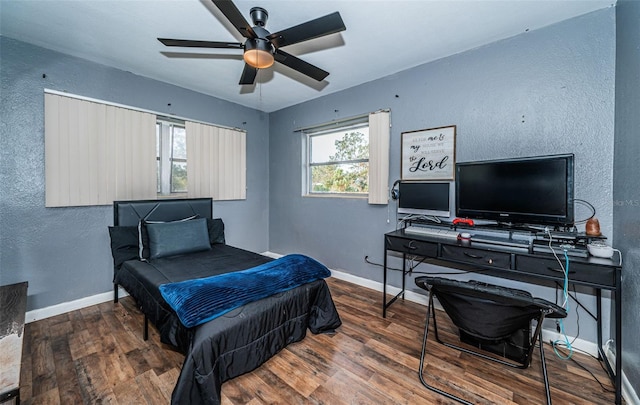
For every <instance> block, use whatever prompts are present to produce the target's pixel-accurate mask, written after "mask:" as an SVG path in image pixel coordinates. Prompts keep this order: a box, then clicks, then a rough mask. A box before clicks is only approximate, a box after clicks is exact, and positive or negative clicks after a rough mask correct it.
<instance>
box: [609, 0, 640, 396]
mask: <svg viewBox="0 0 640 405" xmlns="http://www.w3.org/2000/svg"><path fill="white" fill-rule="evenodd" d="M638 21H640V2H638V1H629V0H618V3H617V6H616V31H617V51H616V53H617V56H616V118H615V119H616V136H615V164H614V167H613V175H614V177H613V201H614V204H613V206H614V209H613V230H614V232H613V242H614V246H615V247H616V248H618V249H620V250H621V251H622V253H623V255H624V258H625V262H624V265H623V268H622V287H623V288H622V325H623V328H622V351H623V357H624V358H625V362H624V363H622V366H623V368H624V373H625V375H626V377H627V379H628V380H629V382H630V383H631V385H632V386H633V387H640V339H638V325H640V311H638V308H640V176H638V167H639V165H638V157H639V156H640V114H638V112H639V111H640V25H638ZM636 392H638V389H637V388H636Z"/></svg>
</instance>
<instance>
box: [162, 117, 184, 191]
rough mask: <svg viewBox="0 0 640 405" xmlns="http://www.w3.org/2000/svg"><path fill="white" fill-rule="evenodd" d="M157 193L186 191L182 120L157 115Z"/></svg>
mask: <svg viewBox="0 0 640 405" xmlns="http://www.w3.org/2000/svg"><path fill="white" fill-rule="evenodd" d="M156 160H157V169H158V194H161V195H171V194H182V193H186V192H187V191H188V190H187V138H186V131H185V124H184V122H177V121H172V120H167V119H162V118H160V117H158V120H157V121H156Z"/></svg>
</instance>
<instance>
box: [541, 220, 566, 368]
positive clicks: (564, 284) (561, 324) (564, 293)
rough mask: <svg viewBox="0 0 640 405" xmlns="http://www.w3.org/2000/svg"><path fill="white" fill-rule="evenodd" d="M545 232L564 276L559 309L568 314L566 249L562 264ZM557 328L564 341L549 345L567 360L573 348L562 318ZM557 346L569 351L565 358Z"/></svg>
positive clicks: (558, 340)
mask: <svg viewBox="0 0 640 405" xmlns="http://www.w3.org/2000/svg"><path fill="white" fill-rule="evenodd" d="M545 231H546V232H547V235H548V236H549V249H551V252H553V256H554V257H555V258H556V260H557V261H558V264H559V265H560V268H561V269H562V273H563V274H564V282H563V286H562V299H563V300H564V301H563V302H562V305H561V307H562V308H564V309H565V310H566V311H567V313H569V255H568V254H567V249H564V264H563V263H562V260H560V258H559V257H558V255H557V253H556V251H555V249H554V248H553V244H552V238H551V231H550V230H549V229H548V228H546V229H545ZM558 326H559V329H560V330H559V331H558V332H559V333H561V334H562V336H563V337H564V340H561V339H557V340H554V341H553V342H552V343H551V345H552V346H553V352H554V353H555V354H556V356H558V357H559V358H561V359H563V360H569V359H570V358H571V356H572V355H573V346H572V345H571V342H570V341H569V337H568V336H567V334H566V332H565V330H564V319H562V318H560V319H558ZM558 346H564V347H565V348H566V349H567V350H568V351H569V353H568V355H566V356H565V355H563V354H561V353H560V352H559V351H558Z"/></svg>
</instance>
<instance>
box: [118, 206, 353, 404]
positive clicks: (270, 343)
mask: <svg viewBox="0 0 640 405" xmlns="http://www.w3.org/2000/svg"><path fill="white" fill-rule="evenodd" d="M203 224H206V225H203ZM203 227H206V230H205V231H203ZM109 233H110V238H111V250H112V255H113V258H114V278H113V283H114V301H115V302H117V301H118V286H121V287H123V288H124V289H125V290H126V291H127V292H128V293H129V294H130V295H131V296H132V297H133V298H134V299H135V301H136V303H137V304H138V307H139V308H140V310H141V312H142V313H143V314H144V317H145V338H146V324H147V322H150V323H151V324H152V325H154V326H155V327H156V328H157V330H158V333H159V335H160V340H161V341H162V342H163V343H166V344H169V345H171V346H173V347H175V348H176V349H177V350H179V351H180V352H182V353H184V354H185V360H184V364H183V366H182V370H181V372H180V376H179V378H178V381H177V383H176V386H175V388H174V390H173V393H172V398H171V402H172V404H183V403H189V404H219V403H220V392H221V386H222V383H223V382H224V381H227V380H229V379H231V378H234V377H237V376H239V375H241V374H244V373H247V372H249V371H252V370H254V369H255V368H257V367H259V366H260V365H261V364H262V363H264V362H265V361H267V360H268V359H269V358H271V357H272V356H274V355H275V354H276V353H278V352H279V351H280V350H282V349H283V348H284V347H285V346H287V345H288V344H290V343H293V342H297V341H300V340H302V339H303V338H304V337H305V335H306V331H307V329H309V330H310V331H311V332H312V333H333V332H334V331H335V330H336V328H338V327H339V326H340V325H341V321H340V317H339V315H338V312H337V311H336V308H335V305H334V303H333V300H332V298H331V293H330V291H329V288H328V286H327V284H326V282H325V281H324V276H322V274H324V275H326V273H322V271H324V270H321V269H320V268H321V267H322V268H324V269H326V268H325V267H324V266H322V265H320V264H319V263H317V262H315V261H314V260H313V259H310V258H307V257H305V256H301V255H291V257H285V258H282V259H277V260H274V259H271V258H269V257H266V256H263V255H260V254H257V253H253V252H249V251H247V250H243V249H238V248H235V247H233V246H229V245H227V244H226V243H225V239H224V223H223V222H222V220H221V219H219V218H218V219H214V218H212V200H211V199H208V198H197V199H172V200H144V201H116V202H114V226H113V227H109ZM196 234H197V235H196ZM194 235H195V236H194ZM203 235H206V236H203ZM205 237H206V238H207V239H208V240H207V241H203V238H205ZM286 259H293V261H291V260H289V261H288V262H286V263H293V264H292V265H293V266H298V267H290V268H285V267H283V263H281V261H282V260H286ZM292 269H293V270H292ZM326 271H328V270H326ZM318 272H320V273H318ZM267 273H268V275H267ZM294 273H295V274H296V275H297V274H304V275H305V277H306V278H305V277H302V278H300V277H298V278H299V279H298V280H296V283H297V284H295V283H294V284H291V283H290V282H289V281H288V279H287V282H286V283H285V284H283V285H285V287H284V288H280V289H278V290H274V291H275V292H269V289H270V288H272V287H271V286H276V285H280V284H279V283H280V278H278V279H273V278H269V276H271V277H273V275H274V274H277V275H278V277H283V278H286V277H288V274H294ZM306 275H308V277H307V276H306ZM223 280H226V283H227V284H226V286H225V287H224V288H221V287H219V285H220V283H222V282H223ZM274 280H276V281H274ZM203 285H206V286H207V287H206V288H207V290H196V291H202V292H201V293H200V295H199V296H198V298H197V299H196V298H189V299H185V295H184V294H185V291H192V290H193V289H197V288H200V289H202V288H204V287H203ZM194 286H195V287H194ZM238 286H241V289H242V291H245V290H246V291H250V292H252V294H253V291H260V293H261V294H262V295H259V294H258V295H256V297H257V298H255V300H252V299H250V298H251V297H249V298H243V299H244V300H245V301H241V302H239V303H237V302H236V300H237V297H238V296H243V297H244V294H242V293H240V290H238V289H237V288H238ZM172 288H174V289H173V290H172ZM176 288H177V289H176ZM229 288H232V289H233V288H235V290H229ZM167 291H169V292H167ZM211 291H216V294H218V295H217V296H218V297H220V296H221V295H222V296H223V299H218V300H217V301H216V304H215V305H216V306H218V305H222V306H223V308H221V309H220V308H218V307H216V311H218V312H214V313H213V315H211V314H210V313H206V311H207V310H208V308H209V307H211V306H212V305H213V304H211V305H208V304H205V303H203V304H202V306H199V307H198V308H195V309H194V308H190V309H189V310H188V311H187V310H185V307H187V306H188V305H190V306H191V307H193V306H194V304H193V303H194V302H200V299H201V298H202V297H205V298H206V297H208V296H209V295H211V294H212V293H211ZM225 293H226V294H227V295H224V294H225ZM246 295H250V294H249V293H247V294H246ZM176 301H178V303H176ZM187 304H188V305H187ZM198 305H200V304H198ZM207 305H208V306H207ZM225 305H226V307H225ZM201 308H205V309H201ZM185 312H188V314H189V316H190V317H188V316H185ZM201 312H204V313H205V314H204V315H203V314H201ZM194 314H195V315H194ZM194 318H198V319H197V321H198V322H194V321H193V320H194Z"/></svg>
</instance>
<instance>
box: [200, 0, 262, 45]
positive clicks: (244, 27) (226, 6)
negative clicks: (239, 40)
mask: <svg viewBox="0 0 640 405" xmlns="http://www.w3.org/2000/svg"><path fill="white" fill-rule="evenodd" d="M211 1H212V2H213V4H215V5H216V7H218V9H219V10H220V11H222V14H224V16H225V17H227V20H229V22H230V23H231V25H233V26H234V27H236V29H237V30H238V32H240V35H242V36H243V37H245V38H257V37H258V36H257V35H256V33H255V32H254V31H253V28H251V25H249V23H248V22H247V20H246V19H245V18H244V17H243V16H242V13H241V12H240V10H238V8H237V7H236V5H235V4H233V2H232V1H230V0H211Z"/></svg>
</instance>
